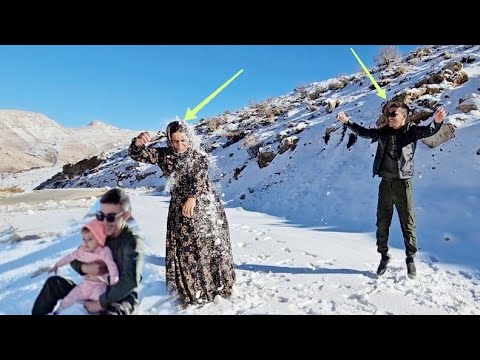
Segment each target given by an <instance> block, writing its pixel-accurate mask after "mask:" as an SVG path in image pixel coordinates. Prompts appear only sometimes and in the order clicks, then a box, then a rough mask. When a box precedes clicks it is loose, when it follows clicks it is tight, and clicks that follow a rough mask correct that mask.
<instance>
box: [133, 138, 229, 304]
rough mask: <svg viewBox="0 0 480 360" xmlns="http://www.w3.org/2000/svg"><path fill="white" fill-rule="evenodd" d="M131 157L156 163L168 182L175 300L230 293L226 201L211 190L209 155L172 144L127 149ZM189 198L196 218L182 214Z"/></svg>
mask: <svg viewBox="0 0 480 360" xmlns="http://www.w3.org/2000/svg"><path fill="white" fill-rule="evenodd" d="M129 155H130V156H131V158H132V159H134V160H137V161H142V162H146V163H151V164H157V165H158V166H159V167H160V168H161V170H162V171H163V173H164V175H165V176H166V177H168V178H169V183H170V193H171V200H170V207H169V211H168V220H167V240H166V261H165V263H166V264H165V267H166V282H167V290H168V292H169V293H170V294H171V295H172V298H173V300H174V301H175V302H178V303H179V304H180V306H182V307H184V308H185V307H186V306H188V305H191V304H199V303H204V302H207V301H212V300H213V299H214V297H215V296H216V295H221V296H223V297H229V296H230V295H231V293H232V286H233V285H234V283H235V271H234V268H233V256H232V248H231V244H230V232H229V228H228V221H227V217H226V215H225V210H224V208H223V205H222V203H221V201H220V199H219V198H218V196H217V194H216V193H215V192H214V191H213V189H212V185H211V182H210V179H209V175H208V158H207V156H206V155H204V154H202V153H200V152H197V151H195V150H193V149H191V148H190V149H189V150H187V152H186V153H184V154H178V153H176V152H175V151H173V150H172V149H171V148H170V147H162V148H149V149H145V147H144V146H142V147H137V146H135V142H134V141H132V144H131V145H130V148H129ZM189 196H193V197H195V199H196V200H197V201H196V206H195V209H194V215H193V217H192V218H187V217H185V216H183V215H182V207H183V205H184V204H185V202H186V201H187V199H188V197H189Z"/></svg>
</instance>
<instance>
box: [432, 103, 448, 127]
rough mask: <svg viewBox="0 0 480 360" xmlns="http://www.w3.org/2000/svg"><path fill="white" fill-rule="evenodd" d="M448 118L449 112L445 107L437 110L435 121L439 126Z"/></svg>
mask: <svg viewBox="0 0 480 360" xmlns="http://www.w3.org/2000/svg"><path fill="white" fill-rule="evenodd" d="M446 116H447V112H446V111H445V109H444V108H443V106H440V107H438V108H437V109H436V110H435V115H434V120H435V122H436V123H437V124H441V123H442V122H443V120H444V119H445V117H446Z"/></svg>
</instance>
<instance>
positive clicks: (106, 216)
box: [95, 211, 125, 223]
mask: <svg viewBox="0 0 480 360" xmlns="http://www.w3.org/2000/svg"><path fill="white" fill-rule="evenodd" d="M124 212H125V211H122V212H121V213H118V214H114V213H110V214H104V213H103V212H101V211H99V212H98V213H96V214H95V217H96V218H97V220H98V221H103V220H105V219H106V220H107V222H109V223H113V222H115V221H116V220H117V218H118V217H119V216H120V215H122V214H123V213H124Z"/></svg>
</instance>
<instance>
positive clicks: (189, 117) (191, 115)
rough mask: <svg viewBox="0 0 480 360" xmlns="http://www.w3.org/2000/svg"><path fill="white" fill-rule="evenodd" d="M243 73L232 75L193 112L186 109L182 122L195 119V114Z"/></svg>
mask: <svg viewBox="0 0 480 360" xmlns="http://www.w3.org/2000/svg"><path fill="white" fill-rule="evenodd" d="M242 72H243V69H242V70H240V71H239V72H237V73H236V74H235V75H233V76H232V77H231V78H230V79H228V80H227V81H225V83H224V84H223V85H222V86H220V87H219V88H218V89H217V90H215V91H214V92H213V93H211V94H210V95H209V96H208V97H207V98H206V99H205V100H203V101H202V102H201V103H200V104H198V105H197V106H195V108H194V109H193V110H190V108H187V112H186V113H185V117H184V119H183V120H192V119H196V118H197V116H196V115H197V113H198V112H199V111H200V110H202V108H203V107H204V106H205V105H207V104H208V103H209V102H210V101H211V100H212V99H213V98H214V97H215V96H217V95H218V94H219V93H220V91H222V90H223V89H225V88H226V87H227V86H228V85H229V84H230V83H231V82H232V81H233V80H235V79H236V78H237V77H238V76H239V75H240V74H241V73H242Z"/></svg>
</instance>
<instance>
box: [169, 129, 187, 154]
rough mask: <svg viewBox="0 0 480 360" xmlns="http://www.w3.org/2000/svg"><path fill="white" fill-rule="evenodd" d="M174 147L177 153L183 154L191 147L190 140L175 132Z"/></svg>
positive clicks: (173, 136)
mask: <svg viewBox="0 0 480 360" xmlns="http://www.w3.org/2000/svg"><path fill="white" fill-rule="evenodd" d="M172 145H173V148H174V149H175V151H176V152H177V153H179V154H183V153H184V152H185V151H187V150H188V148H189V147H190V140H189V139H188V136H187V135H185V134H184V133H181V132H175V133H173V134H172Z"/></svg>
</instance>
